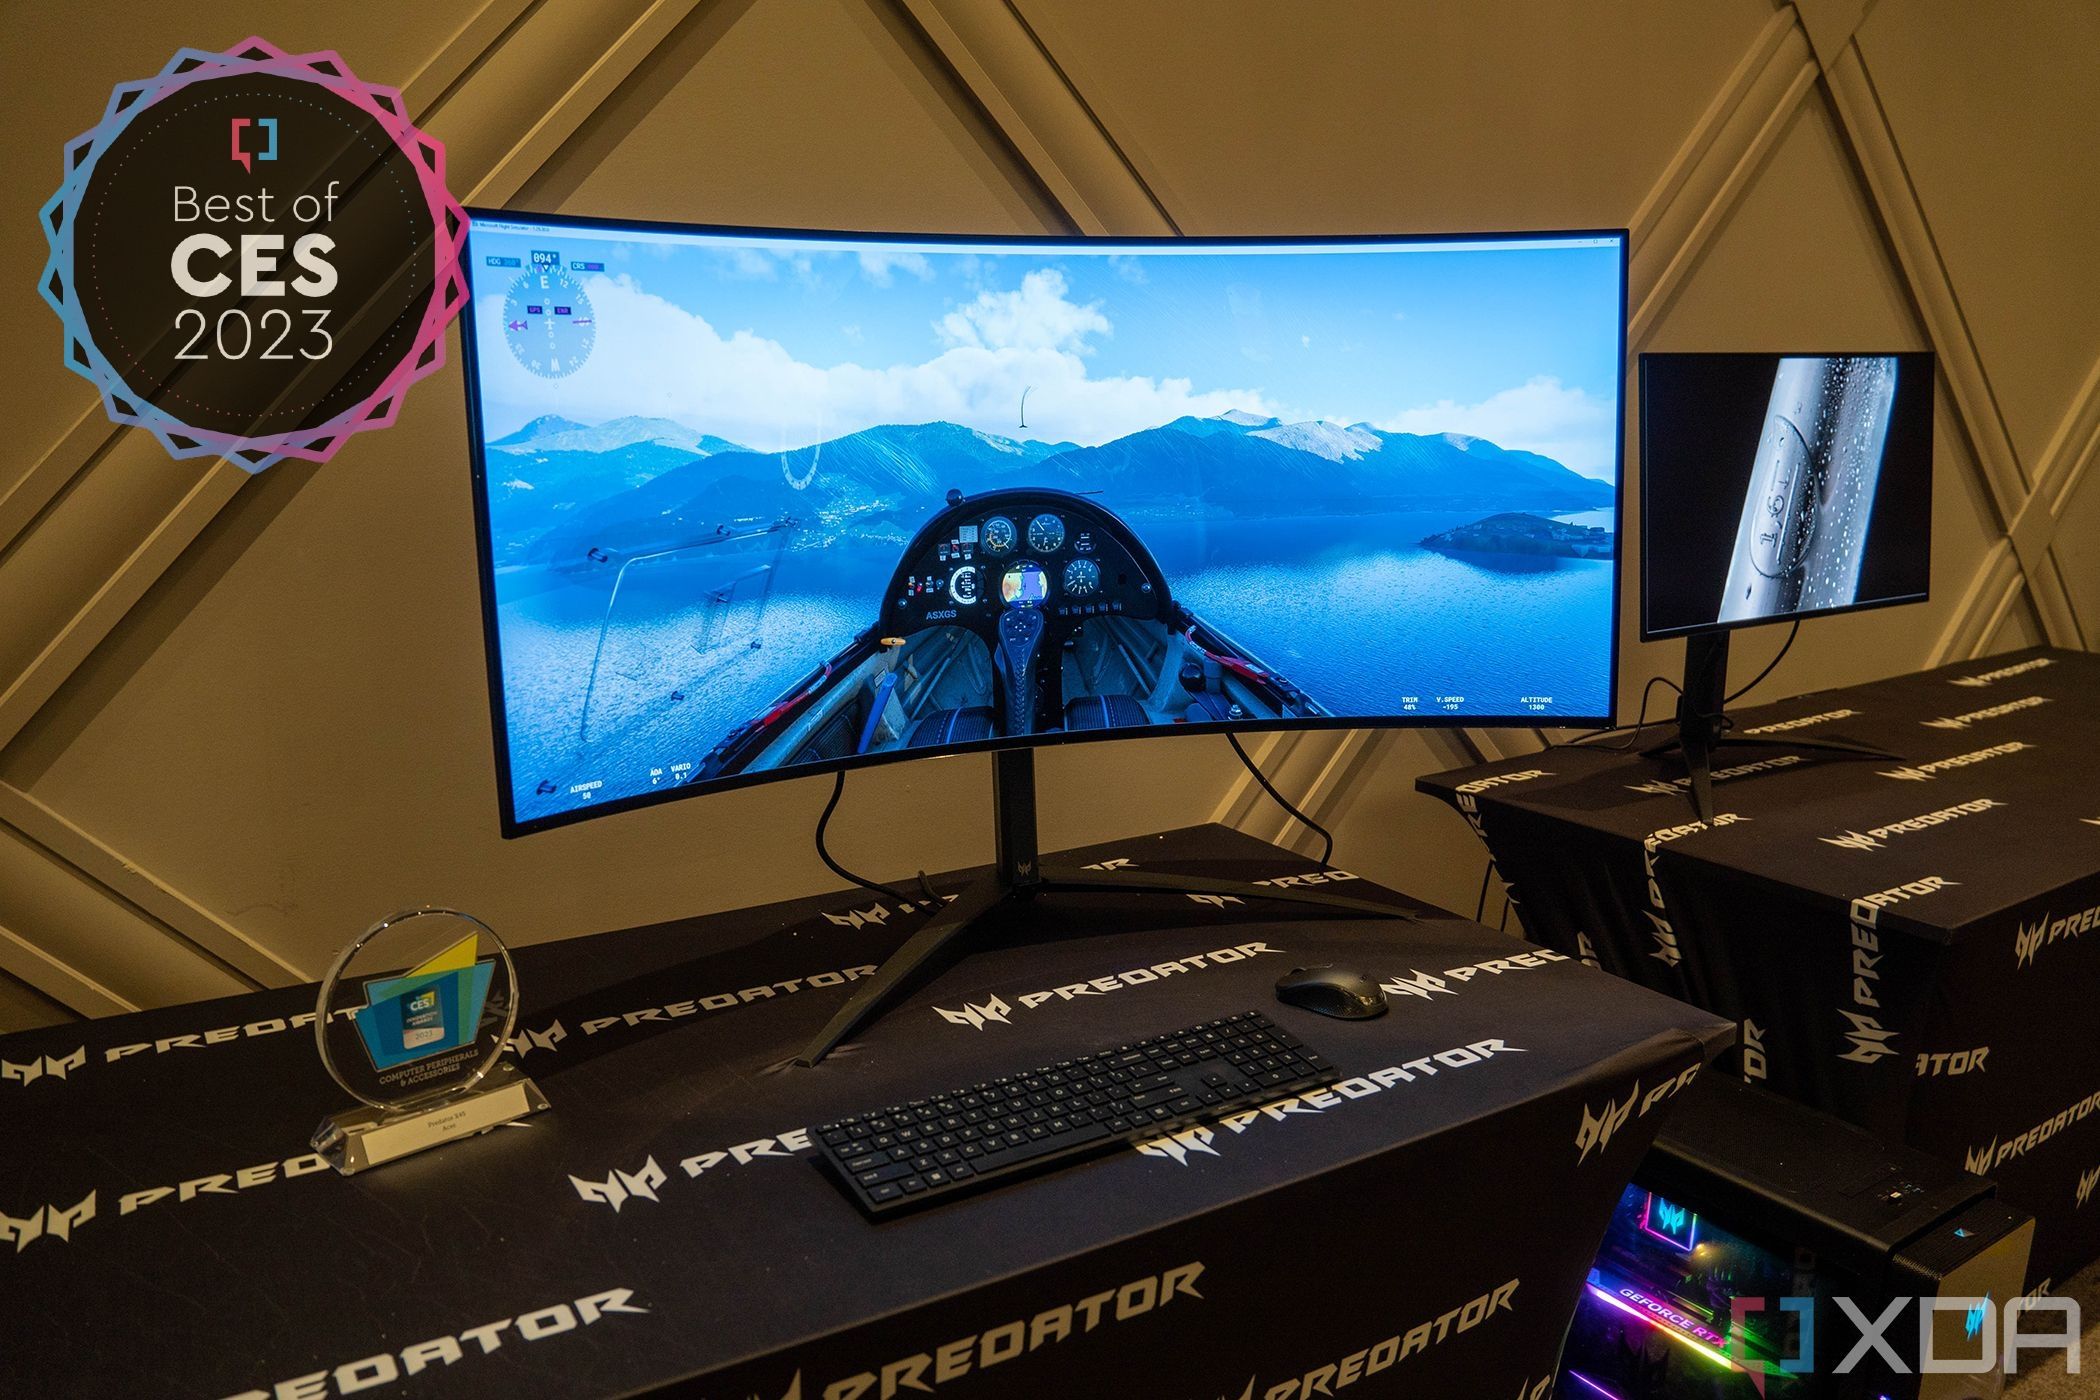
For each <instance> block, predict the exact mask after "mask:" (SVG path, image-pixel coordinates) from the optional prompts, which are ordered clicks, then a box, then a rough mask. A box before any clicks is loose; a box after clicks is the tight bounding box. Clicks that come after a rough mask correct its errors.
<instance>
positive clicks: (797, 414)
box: [472, 222, 1620, 477]
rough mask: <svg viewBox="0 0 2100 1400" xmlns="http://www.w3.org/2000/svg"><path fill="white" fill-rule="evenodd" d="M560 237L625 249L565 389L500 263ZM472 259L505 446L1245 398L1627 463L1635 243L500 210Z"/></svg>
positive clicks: (605, 256)
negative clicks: (528, 433) (625, 430)
mask: <svg viewBox="0 0 2100 1400" xmlns="http://www.w3.org/2000/svg"><path fill="white" fill-rule="evenodd" d="M547 248H553V249H556V250H558V251H559V252H560V254H561V257H562V259H563V261H564V263H565V264H567V263H570V262H574V261H597V262H602V263H603V264H604V271H603V272H602V273H581V272H579V273H573V274H572V275H573V276H575V277H576V278H577V279H578V280H579V281H580V282H581V283H582V285H583V287H584V290H585V292H586V293H587V294H588V295H589V297H590V299H591V302H592V310H593V314H594V320H595V323H596V326H595V328H596V334H597V340H596V344H595V346H594V348H593V351H592V353H591V356H590V358H589V359H588V360H587V361H586V362H585V363H584V364H583V365H582V367H581V368H580V369H578V370H577V371H576V372H575V373H573V374H571V375H569V376H567V377H565V378H560V379H544V378H540V377H539V376H536V375H532V374H530V373H528V372H526V371H525V370H524V369H523V367H522V366H520V365H519V364H518V363H517V362H516V361H515V360H514V359H513V358H512V357H511V356H510V355H509V353H508V351H507V349H506V348H505V347H504V343H503V338H502V317H501V314H500V313H501V310H502V297H503V292H504V291H505V289H506V287H507V284H508V281H509V279H510V278H511V277H512V276H514V275H515V274H513V273H511V272H508V271H505V270H502V269H499V268H493V267H490V266H488V265H487V263H486V259H487V258H488V257H491V256H507V257H520V258H527V255H528V254H529V252H530V251H531V250H533V249H547ZM472 251H473V256H474V264H475V266H474V269H473V271H474V274H475V282H476V291H477V298H476V300H477V307H476V315H477V317H478V320H477V325H476V328H477V332H478V333H479V334H480V337H481V350H482V356H481V359H482V364H481V375H482V390H483V397H484V403H485V409H486V412H487V414H488V419H489V421H488V425H487V426H488V430H489V432H490V433H491V434H492V435H499V434H501V433H504V432H507V431H509V430H511V429H512V428H514V427H516V426H518V425H519V424H520V423H523V422H524V421H526V420H527V419H529V418H532V417H536V416H538V415H539V414H542V413H560V414H562V415H564V416H566V417H570V418H575V419H577V420H579V421H582V422H586V423H595V422H601V421H604V420H605V419H607V418H613V417H620V416H625V415H628V414H638V415H644V416H659V417H667V418H674V419H677V420H678V421H680V422H683V423H686V424H687V425H688V426H690V427H693V428H695V429H698V430H700V431H703V432H710V433H716V434H719V435H721V436H723V437H727V438H730V439H732V440H734V441H738V442H743V443H746V444H747V445H749V446H752V447H757V448H761V449H766V450H772V449H777V448H786V447H795V446H801V445H803V444H804V443H807V442H809V441H814V440H819V439H822V438H828V437H834V436H838V435H839V434H841V433H844V432H852V431H856V430H858V429H859V428H863V427H867V426H871V425H872V424H874V423H879V422H921V421H928V420H930V419H935V418H943V419H947V420H949V421H954V422H961V423H965V424H967V425H968V426H971V427H975V428H979V429H982V430H984V431H987V432H993V433H999V434H1003V435H1006V436H1027V437H1034V438H1042V439H1044V440H1048V441H1058V440H1065V439H1070V440H1073V441H1078V442H1082V443H1094V442H1102V441H1107V440H1108V439H1110V438H1113V437H1118V436H1121V435H1122V434H1123V433H1126V432H1131V431H1135V430H1137V429H1139V428H1143V427H1149V426H1153V425H1155V424H1157V423H1160V422H1163V421H1166V420H1167V419H1169V418H1172V417H1175V416H1178V414H1179V413H1182V412H1194V413H1198V414H1203V415H1207V414H1211V413H1217V412H1223V411H1225V410H1226V409H1230V408H1239V409H1244V410H1247V411H1252V412H1259V413H1274V414H1276V415H1278V416H1280V417H1282V418H1284V419H1285V420H1286V421H1298V420H1301V419H1307V418H1320V419H1327V420H1330V421H1333V422H1337V423H1355V422H1360V421H1368V422H1370V423H1372V424H1374V425H1375V426H1378V427H1381V428H1385V429H1388V430H1390V431H1406V432H1443V431H1458V432H1467V433H1472V434H1475V435H1478V436H1484V437H1488V438H1491V439H1493V440H1494V441H1496V442H1499V443H1501V444H1502V445H1504V446H1506V447H1523V448H1528V449H1530V450H1533V451H1539V452H1544V453H1546V454H1547V455H1549V456H1553V457H1555V458H1556V459H1557V460H1560V461H1563V462H1565V463H1566V464H1567V465H1568V466H1570V467H1573V468H1574V469H1575V470H1577V471H1581V472H1584V473H1586V474H1588V475H1592V476H1599V477H1609V476H1610V474H1611V472H1612V469H1613V466H1614V461H1613V457H1614V450H1615V440H1616V432H1617V423H1618V404H1617V389H1618V368H1619V346H1618V315H1619V295H1620V292H1619V283H1618V279H1619V255H1618V251H1617V249H1616V247H1614V246H1611V245H1610V244H1603V245H1597V246H1581V245H1579V244H1574V243H1563V244H1559V245H1555V246H1541V245H1536V244H1526V243H1474V244H1463V243H1457V244H1447V245H1420V244H1417V245H1377V248H1376V251H1369V252H1365V251H1347V252H1343V251H1336V252H1305V251H1295V250H1294V251H1288V252H1271V251H1258V252H1247V253H1237V252H1216V251H1182V250H1177V251H1173V252H1169V253H1160V252H1156V251H1153V250H1141V249H1134V248H1124V249H1120V250H1118V249H1116V248H1115V246H1114V245H1108V244H1104V245H1100V247H1099V249H1098V250H1097V249H1095V248H1092V247H1090V248H1086V249H1075V248H1070V247H1060V248H1047V249H1046V248H1033V249H1026V250H1022V251H1013V250H1009V249H1003V248H990V247H982V248H974V249H972V248H959V247H957V246H955V245H940V244H931V245H928V244H918V245H914V244H907V243H897V244H880V245H867V244H863V245H837V244H821V243H808V242H801V241H777V242H772V243H761V242H756V241H751V240H740V241H737V242H734V243H728V242H724V241H721V240H710V239H699V238H695V237H693V236H690V235H678V236H675V237H665V236H663V235H660V234H657V233H656V232H654V231H628V232H608V231H599V230H590V231H584V230H575V229H563V230H560V231H558V232H555V231H541V232H536V233H528V232H513V231H509V230H508V229H507V228H506V227H505V226H501V225H495V224H491V223H488V222H483V223H481V224H478V225H477V226H476V229H475V232H474V240H473V249H472ZM527 260H529V259H527ZM1024 388H1026V389H1028V390H1029V391H1030V392H1029V397H1028V410H1027V411H1028V424H1029V430H1028V431H1027V432H1026V433H1025V434H1024V433H1022V432H1021V431H1020V429H1019V422H1020V417H1019V412H1020V394H1021V390H1022V389H1024Z"/></svg>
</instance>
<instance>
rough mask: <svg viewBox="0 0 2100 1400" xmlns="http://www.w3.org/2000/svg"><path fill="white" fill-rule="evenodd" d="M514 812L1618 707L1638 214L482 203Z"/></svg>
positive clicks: (478, 373)
mask: <svg viewBox="0 0 2100 1400" xmlns="http://www.w3.org/2000/svg"><path fill="white" fill-rule="evenodd" d="M467 258H468V262H469V266H470V275H471V279H472V286H473V306H472V310H471V314H469V315H468V316H467V317H466V318H464V342H465V349H466V362H467V374H466V379H467V385H468V398H469V418H470V426H471V431H472V435H473V465H474V490H475V496H476V502H477V508H478V511H479V517H480V526H481V565H482V591H483V600H484V610H485V617H486V625H487V627H486V630H487V640H488V651H489V677H490V683H491V688H492V692H493V695H494V716H495V732H496V741H497V757H498V763H499V767H500V770H501V772H502V775H503V784H502V790H503V805H504V830H505V832H506V834H513V835H515V834H518V833H519V832H522V831H529V830H534V829H537V828H540V827H544V826H549V825H552V824H555V823H559V822H564V821H571V820H575V819H577V818H580V817H584V816H589V815H592V814H594V813H598V812H603V811H607V810H615V809H621V808H625V807H630V806H633V805H636V804H639V803H645V802H650V801H655V800H661V799H664V798H668V797H671V796H675V795H680V794H686V793H694V792H700V791H707V790H711V789H718V788H722V787H726V786H730V785H735V784H741V783H749V782H755V781H760V780H763V779H766V778H769V777H776V776H788V775H797V774H804V773H809V772H817V771H829V770H831V769H835V768H838V767H841V766H849V765H855V764H861V763H871V762H878V761H882V760H886V759H897V758H905V757H916V756H924V755H934V754H941V753H949V752H954V751H958V750H971V749H996V748H1000V747H1004V746H1014V745H1032V744H1041V743H1050V742H1061V741H1069V740H1076V739H1094V738H1109V737H1122V736H1128V735H1158V734H1172V733H1188V732H1191V731H1208V730H1217V729H1260V728H1279V727H1287V726H1362V725H1397V724H1412V725H1430V724H1442V725H1461V724H1462V725H1491V724H1506V723H1522V724H1553V725H1569V726H1575V725H1596V724H1607V723H1609V722H1610V720H1611V717H1612V695H1613V690H1614V679H1615V677H1614V667H1615V661H1616V656H1615V647H1614V628H1613V617H1614V612H1615V605H1616V593H1617V585H1616V575H1617V570H1616V566H1615V563H1614V560H1615V555H1616V544H1617V538H1618V504H1619V500H1618V490H1619V475H1620V458H1621V428H1620V424H1621V393H1622V389H1623V382H1622V381H1623V366H1624V354H1625V351H1624V327H1625V268H1626V240H1625V236H1624V234H1623V233H1619V232H1601V233H1594V232H1592V233H1567V234H1522V235H1508V236H1504V235H1496V236H1476V235H1467V236H1463V237H1448V238H1427V237H1394V238H1349V239H1339V238H1313V239H1287V240H1212V239H1171V240H1168V239H1162V240H1152V241H1144V240H1140V241H1116V242H1109V241H1105V240H1088V239H1070V238H1049V239H1046V238H975V237H972V238H934V237H920V236H912V237H892V236H867V235H848V234H832V233H824V234H812V233H806V232H805V233H797V232H785V231H777V230H756V229H736V228H716V227H689V226H673V225H659V224H643V223H611V222H604V221H597V220H581V219H571V218H558V217H554V216H545V215H523V214H513V213H506V212H501V211H482V212H477V213H475V214H474V215H473V220H472V227H471V232H470V236H469V241H468V250H467Z"/></svg>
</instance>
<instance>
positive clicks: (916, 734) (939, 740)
mask: <svg viewBox="0 0 2100 1400" xmlns="http://www.w3.org/2000/svg"><path fill="white" fill-rule="evenodd" d="M992 737H993V735H992V710H991V707H990V706H989V705H965V706H962V707H961V708H958V709H953V710H935V711H934V712H933V713H932V714H930V715H923V716H921V717H920V718H919V719H918V720H917V721H915V722H914V723H913V724H912V727H911V732H910V733H908V734H906V735H905V736H904V747H906V748H908V749H923V748H925V747H926V746H927V745H929V744H967V743H970V742H972V741H974V740H977V739H989V738H992Z"/></svg>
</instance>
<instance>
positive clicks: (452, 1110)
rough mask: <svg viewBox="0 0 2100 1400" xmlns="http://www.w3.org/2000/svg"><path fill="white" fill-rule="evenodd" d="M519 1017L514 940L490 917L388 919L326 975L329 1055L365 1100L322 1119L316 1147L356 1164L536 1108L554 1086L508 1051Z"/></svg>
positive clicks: (351, 1167) (334, 1072) (318, 1025)
mask: <svg viewBox="0 0 2100 1400" xmlns="http://www.w3.org/2000/svg"><path fill="white" fill-rule="evenodd" d="M517 1018H518V979H517V973H516V972H515V971H514V970H513V969H512V967H511V962H510V950H509V949H507V948H505V947H504V946H503V940H502V939H500V938H498V937H497V936H496V934H495V931H494V930H493V929H491V928H490V927H489V926H488V925H487V924H484V923H482V922H481V920H479V919H476V918H473V917H471V916H469V915H466V914H462V913H460V912H458V911H457V910H453V909H414V910H410V911H408V912H406V913H402V914H396V915H394V916H392V917H391V918H386V919H381V920H380V921H379V922H378V923H376V924H374V925H372V927H370V928H368V929H366V930H365V932H364V933H363V935H361V936H360V937H359V938H358V939H357V941H356V942H354V943H352V944H351V945H350V946H349V947H348V948H345V949H344V950H343V953H342V956H340V957H338V958H337V959H336V960H335V966H334V967H331V968H330V969H329V970H328V976H327V977H326V978H325V979H324V980H323V981H322V983H321V998H320V1003H319V1005H318V1007H317V1008H316V1015H315V1017H314V1035H315V1038H316V1039H318V1040H319V1042H320V1046H321V1063H322V1064H323V1065H325V1066H327V1068H328V1073H329V1074H330V1075H331V1076H333V1077H334V1079H335V1082H336V1083H338V1084H340V1085H342V1086H343V1088H344V1089H346V1090H348V1091H349V1093H350V1094H351V1095H352V1096H353V1097H355V1098H356V1099H357V1100H358V1101H359V1102H360V1103H361V1104H362V1105H363V1107H361V1108H354V1109H347V1110H345V1111H344V1112H341V1113H338V1114H335V1115H333V1116H332V1117H330V1118H328V1119H326V1120H324V1121H323V1122H322V1124H321V1126H320V1128H319V1129H317V1130H316V1131H315V1133H314V1138H313V1145H314V1150H315V1151H317V1152H319V1153H320V1154H321V1155H322V1156H323V1157H324V1158H326V1159H327V1160H328V1161H329V1162H330V1163H331V1164H332V1165H333V1166H334V1167H335V1169H336V1170H337V1171H339V1172H342V1173H344V1174H345V1175H348V1174H350V1173H352V1172H359V1171H363V1170H364V1169H366V1168H367V1167H376V1166H378V1165H380V1164H381V1163H382V1162H391V1161H393V1160H394V1159H395V1158H397V1157H404V1156H407V1155H408V1154H409V1153H411V1152H420V1151H422V1150H423V1149H424V1148H426V1147H435V1146H437V1145H438V1144H439V1143H443V1142H451V1141H454V1140H456V1139H458V1138H463V1137H472V1136H473V1135H475V1134H476V1133H485V1132H487V1131H488V1130H489V1129H491V1128H495V1127H500V1126H501V1125H502V1124H505V1123H509V1122H512V1121H514V1120H516V1119H519V1118H522V1117H524V1116H525V1115H526V1114H529V1113H537V1112H539V1111H540V1110H541V1109H543V1108H545V1107H546V1106H547V1099H546V1096H545V1095H543V1094H542V1093H541V1092H540V1089H539V1086H538V1085H536V1084H534V1083H533V1082H532V1080H530V1079H528V1078H527V1077H526V1076H525V1075H524V1074H523V1073H521V1072H520V1071H519V1070H518V1068H517V1066H516V1065H514V1064H512V1063H510V1062H509V1061H507V1060H505V1059H504V1058H503V1053H504V1051H505V1049H506V1048H507V1043H508V1041H509V1039H510V1034H511V1030H512V1028H513V1026H514V1025H515V1023H516V1021H517Z"/></svg>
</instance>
